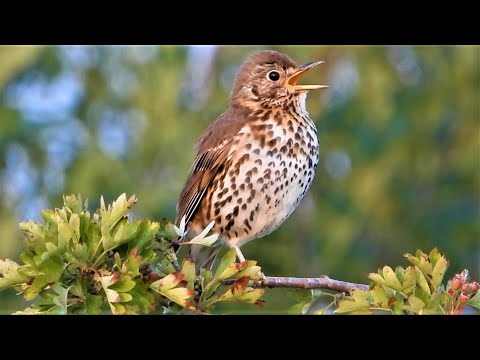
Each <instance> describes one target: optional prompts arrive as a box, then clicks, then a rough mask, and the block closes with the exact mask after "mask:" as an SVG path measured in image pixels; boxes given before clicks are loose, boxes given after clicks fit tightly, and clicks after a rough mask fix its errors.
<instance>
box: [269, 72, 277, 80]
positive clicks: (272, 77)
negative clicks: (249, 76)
mask: <svg viewBox="0 0 480 360" xmlns="http://www.w3.org/2000/svg"><path fill="white" fill-rule="evenodd" d="M268 78H269V79H270V80H272V81H277V80H278V79H280V74H279V73H278V71H270V72H269V73H268Z"/></svg>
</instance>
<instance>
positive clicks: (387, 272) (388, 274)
mask: <svg viewBox="0 0 480 360" xmlns="http://www.w3.org/2000/svg"><path fill="white" fill-rule="evenodd" d="M383 277H384V278H385V284H386V286H388V287H389V288H391V289H393V290H395V291H402V284H400V281H398V278H397V275H396V274H395V272H394V271H393V270H392V268H391V267H390V266H384V268H383Z"/></svg>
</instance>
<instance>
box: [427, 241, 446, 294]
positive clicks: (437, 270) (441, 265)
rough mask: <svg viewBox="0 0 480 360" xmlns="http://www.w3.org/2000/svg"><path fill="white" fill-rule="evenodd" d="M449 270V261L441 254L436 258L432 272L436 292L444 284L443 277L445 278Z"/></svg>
mask: <svg viewBox="0 0 480 360" xmlns="http://www.w3.org/2000/svg"><path fill="white" fill-rule="evenodd" d="M432 252H433V251H432ZM436 254H437V253H435V254H434V255H436ZM430 256H432V255H430ZM432 264H433V262H432ZM447 269H448V261H447V259H446V258H445V257H444V256H441V255H440V254H438V256H437V257H436V258H435V265H434V268H433V271H432V286H433V288H434V289H435V290H436V289H437V288H438V287H439V286H440V285H441V284H442V281H443V277H444V276H445V273H446V272H447Z"/></svg>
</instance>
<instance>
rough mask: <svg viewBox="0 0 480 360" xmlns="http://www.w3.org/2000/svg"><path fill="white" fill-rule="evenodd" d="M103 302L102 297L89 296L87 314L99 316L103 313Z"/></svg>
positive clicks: (86, 306) (86, 302) (86, 301)
mask: <svg viewBox="0 0 480 360" xmlns="http://www.w3.org/2000/svg"><path fill="white" fill-rule="evenodd" d="M103 304H104V303H103V300H102V297H101V296H100V295H92V294H87V296H86V299H85V312H86V314H89V315H97V314H100V313H101V312H102V307H103Z"/></svg>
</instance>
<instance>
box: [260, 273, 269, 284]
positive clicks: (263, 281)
mask: <svg viewBox="0 0 480 360" xmlns="http://www.w3.org/2000/svg"><path fill="white" fill-rule="evenodd" d="M259 281H260V284H262V285H263V286H266V285H268V279H267V277H266V276H265V274H264V273H263V272H261V271H260V280H259Z"/></svg>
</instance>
